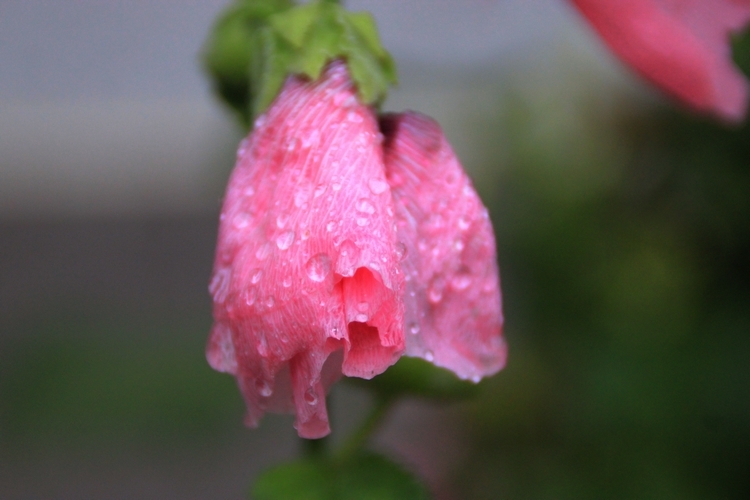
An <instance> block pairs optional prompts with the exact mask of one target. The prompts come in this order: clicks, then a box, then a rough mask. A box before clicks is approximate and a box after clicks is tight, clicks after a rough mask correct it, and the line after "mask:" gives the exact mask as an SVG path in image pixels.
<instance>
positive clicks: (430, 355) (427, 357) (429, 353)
mask: <svg viewBox="0 0 750 500" xmlns="http://www.w3.org/2000/svg"><path fill="white" fill-rule="evenodd" d="M424 359H425V360H427V361H429V362H430V363H432V362H433V361H435V354H434V353H433V352H432V351H425V353H424Z"/></svg>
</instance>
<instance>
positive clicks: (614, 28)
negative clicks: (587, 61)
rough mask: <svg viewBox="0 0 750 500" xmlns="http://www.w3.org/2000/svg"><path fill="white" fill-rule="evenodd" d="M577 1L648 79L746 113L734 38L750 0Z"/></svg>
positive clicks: (699, 104)
mask: <svg viewBox="0 0 750 500" xmlns="http://www.w3.org/2000/svg"><path fill="white" fill-rule="evenodd" d="M572 1H573V3H574V4H575V5H576V6H577V7H578V9H579V10H580V11H581V13H583V15H584V16H585V17H586V18H587V19H588V20H589V21H590V22H591V24H592V25H593V26H594V28H595V29H596V31H597V32H598V33H599V35H601V37H602V38H603V39H604V40H605V41H606V43H607V44H608V45H609V46H610V48H611V49H612V50H613V51H614V52H615V53H616V54H617V55H618V56H620V57H621V58H622V59H623V60H624V61H625V62H627V63H628V64H630V65H631V66H633V68H635V69H636V70H637V71H638V72H640V73H641V74H642V75H643V76H644V77H645V78H647V79H648V80H650V81H651V82H653V83H655V84H656V85H657V86H659V87H661V88H662V89H664V90H665V91H666V92H668V93H670V94H672V95H673V96H675V97H677V98H678V99H680V100H682V101H683V102H685V103H687V104H688V105H690V106H692V107H693V108H694V109H696V110H698V111H701V112H708V113H713V114H715V115H717V116H719V117H721V118H723V119H725V120H728V121H733V122H736V121H740V120H742V119H743V118H744V117H745V113H746V111H747V101H748V82H747V80H746V78H745V77H744V75H743V74H742V73H741V72H740V71H739V70H738V69H737V68H736V67H735V66H734V65H733V63H732V54H731V48H730V45H729V43H730V34H731V33H732V32H736V31H738V30H740V29H741V28H743V27H744V26H745V25H746V24H747V23H748V21H749V20H750V0H572Z"/></svg>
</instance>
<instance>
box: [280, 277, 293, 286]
mask: <svg viewBox="0 0 750 500" xmlns="http://www.w3.org/2000/svg"><path fill="white" fill-rule="evenodd" d="M281 284H282V285H284V288H289V287H290V286H292V278H291V276H287V277H286V278H284V281H282V282H281Z"/></svg>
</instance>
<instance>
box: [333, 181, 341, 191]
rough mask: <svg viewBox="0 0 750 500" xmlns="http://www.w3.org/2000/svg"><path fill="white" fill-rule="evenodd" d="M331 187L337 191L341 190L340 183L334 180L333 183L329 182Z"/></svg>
mask: <svg viewBox="0 0 750 500" xmlns="http://www.w3.org/2000/svg"><path fill="white" fill-rule="evenodd" d="M331 189H333V190H334V191H339V190H341V184H339V183H338V182H334V183H333V184H331Z"/></svg>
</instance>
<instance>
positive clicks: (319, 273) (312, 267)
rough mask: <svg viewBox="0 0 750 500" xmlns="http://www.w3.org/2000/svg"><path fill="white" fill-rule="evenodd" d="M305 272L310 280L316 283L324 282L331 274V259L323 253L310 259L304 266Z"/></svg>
mask: <svg viewBox="0 0 750 500" xmlns="http://www.w3.org/2000/svg"><path fill="white" fill-rule="evenodd" d="M305 272H306V273H307V276H308V277H309V278H310V279H311V280H313V281H315V282H317V283H320V282H321V281H324V280H325V279H326V277H328V274H330V272H331V258H330V257H328V255H326V254H324V253H319V254H317V255H315V256H313V257H311V258H310V260H308V261H307V264H305Z"/></svg>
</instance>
